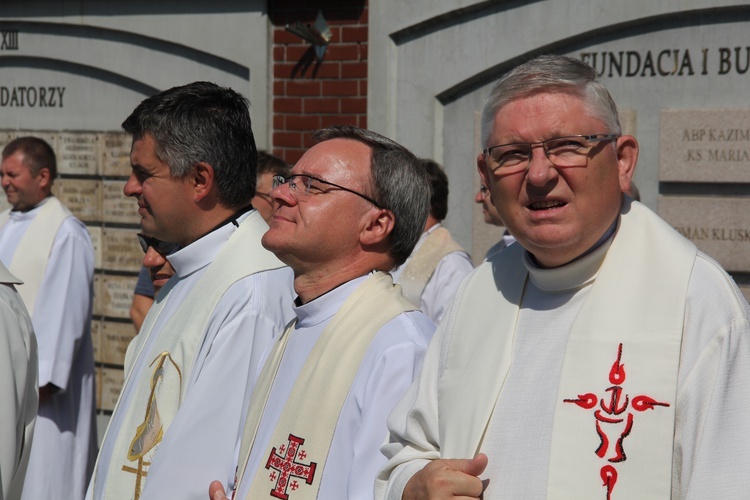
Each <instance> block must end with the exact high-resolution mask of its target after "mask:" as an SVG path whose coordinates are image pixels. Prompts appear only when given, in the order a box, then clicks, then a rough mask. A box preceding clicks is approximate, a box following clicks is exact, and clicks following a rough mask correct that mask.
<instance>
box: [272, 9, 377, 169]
mask: <svg viewBox="0 0 750 500" xmlns="http://www.w3.org/2000/svg"><path fill="white" fill-rule="evenodd" d="M318 10H322V12H323V16H324V17H325V19H326V22H327V23H328V27H329V29H330V30H331V39H330V41H329V43H328V48H327V50H326V53H325V55H324V56H323V60H322V61H318V59H317V58H316V56H315V51H314V49H313V46H312V44H310V42H307V41H305V40H303V39H301V38H299V37H298V36H296V35H294V34H292V33H290V32H288V31H286V29H285V25H286V24H294V23H295V22H297V21H299V22H301V23H303V24H308V23H310V24H312V23H314V22H315V18H316V17H317V15H318ZM269 16H270V19H271V23H272V24H273V90H272V98H273V135H272V149H273V154H275V155H276V156H279V157H281V158H283V159H284V160H285V161H286V162H287V163H290V164H294V163H295V162H296V161H297V160H298V159H299V157H300V156H302V153H304V151H305V150H306V149H307V148H308V147H310V146H311V145H312V140H311V138H310V132H312V131H314V130H316V129H318V128H321V127H327V126H329V125H337V124H343V125H356V126H358V127H367V0H320V1H306V0H271V1H270V2H269Z"/></svg>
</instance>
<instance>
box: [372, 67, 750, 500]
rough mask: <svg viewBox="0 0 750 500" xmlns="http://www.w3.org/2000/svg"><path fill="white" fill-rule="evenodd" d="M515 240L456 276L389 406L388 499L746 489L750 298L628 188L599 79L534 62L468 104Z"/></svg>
mask: <svg viewBox="0 0 750 500" xmlns="http://www.w3.org/2000/svg"><path fill="white" fill-rule="evenodd" d="M482 143H483V147H484V150H483V152H482V153H481V154H479V156H478V158H477V163H478V168H479V174H480V176H481V177H482V181H483V183H484V185H485V186H487V187H488V188H489V189H490V192H491V193H492V199H493V201H494V204H495V206H496V208H497V210H498V213H499V215H500V217H501V219H502V220H503V221H504V222H505V224H506V225H507V226H508V228H509V229H510V232H511V233H512V234H513V235H514V236H515V237H516V238H517V240H518V244H514V245H511V246H510V247H508V248H507V249H505V250H503V251H502V252H500V253H499V254H497V255H495V256H493V257H491V258H490V259H488V260H487V261H486V262H485V263H483V264H482V265H481V266H480V267H478V268H477V270H476V271H475V272H474V273H473V274H472V275H470V276H469V278H467V280H466V281H465V282H464V284H463V285H462V287H461V289H460V290H459V292H458V294H457V296H456V300H455V301H454V303H453V304H452V306H451V308H450V310H449V311H448V313H447V314H446V316H445V318H444V319H443V322H442V323H441V324H440V328H439V329H438V331H437V332H436V334H435V337H434V339H433V342H432V343H431V345H430V348H429V350H428V353H427V355H426V358H425V362H424V366H423V370H422V372H421V374H420V377H419V380H418V381H417V382H416V383H415V384H414V385H413V386H412V387H411V388H410V389H409V391H408V392H407V394H406V396H405V397H404V399H403V400H402V401H401V402H400V403H399V404H398V406H397V407H396V408H395V409H394V411H393V413H392V414H391V416H390V417H389V421H388V424H389V429H390V439H389V442H388V443H387V444H386V445H384V447H383V451H384V453H385V454H386V455H387V456H388V458H389V462H388V464H387V466H386V467H384V468H383V470H382V471H381V473H380V474H379V478H378V481H377V482H376V497H377V498H388V499H399V500H401V499H404V500H409V499H416V498H419V499H425V498H447V497H451V496H453V495H455V496H461V497H462V498H480V496H481V498H483V499H485V500H496V499H519V498H523V499H536V498H554V499H586V500H587V499H595V500H629V499H636V498H637V499H641V498H648V499H670V498H672V499H696V500H697V499H707V498H712V499H713V498H716V499H718V498H721V499H723V500H726V499H731V500H739V499H744V498H747V497H748V491H750V474H748V473H747V457H748V451H747V450H748V449H750V419H749V418H748V412H749V411H750V390H748V388H749V387H750V308H749V307H748V304H747V302H746V301H745V299H744V298H743V297H742V295H741V293H740V291H739V290H738V288H737V286H736V285H735V284H734V283H733V281H732V280H731V278H730V277H729V276H728V275H727V274H726V272H724V270H722V269H721V267H720V266H719V265H718V264H717V263H716V262H715V261H713V260H712V259H711V258H710V257H708V256H706V255H705V254H703V253H702V252H700V251H698V250H697V249H696V247H695V245H693V244H692V243H691V242H690V241H688V240H686V239H685V238H683V237H682V236H681V235H679V234H678V233H677V232H676V231H675V230H673V229H672V228H671V227H670V226H669V225H668V224H667V223H666V222H664V221H663V220H661V219H660V218H659V217H658V216H657V215H655V214H654V213H653V212H652V211H651V210H649V209H648V208H646V207H645V206H644V205H642V204H640V203H638V202H635V201H632V200H631V199H630V198H629V197H626V196H625V195H623V194H622V193H624V192H627V190H628V188H629V187H630V180H631V177H632V175H633V171H634V169H635V166H636V161H637V156H638V143H637V142H636V140H635V138H634V137H632V136H628V135H622V133H621V130H620V125H619V119H618V114H617V108H616V106H615V104H614V102H613V100H612V98H611V96H610V95H609V92H608V91H607V89H606V88H605V87H604V85H603V84H602V83H600V82H599V81H598V80H597V74H596V72H595V71H594V70H593V69H592V68H590V67H589V66H587V65H585V64H583V63H582V62H580V61H578V60H576V59H573V58H568V57H562V56H541V57H539V58H537V59H534V60H531V61H529V62H527V63H525V64H523V65H521V66H519V67H517V68H516V69H514V70H512V71H511V72H510V73H508V74H507V75H505V76H504V77H503V78H501V79H500V81H499V82H498V83H497V84H496V85H495V87H494V88H493V90H492V92H491V94H490V96H489V98H488V100H487V102H486V104H485V107H484V110H483V117H482Z"/></svg>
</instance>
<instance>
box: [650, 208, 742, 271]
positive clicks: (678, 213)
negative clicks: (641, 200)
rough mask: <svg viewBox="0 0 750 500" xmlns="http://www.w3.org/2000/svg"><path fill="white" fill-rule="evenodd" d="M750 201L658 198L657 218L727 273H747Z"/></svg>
mask: <svg viewBox="0 0 750 500" xmlns="http://www.w3.org/2000/svg"><path fill="white" fill-rule="evenodd" d="M748 213H750V198H732V197H725V198H718V197H709V196H661V197H659V215H660V216H661V217H662V218H663V219H664V220H666V221H667V222H668V223H669V224H670V225H672V227H674V228H675V229H677V231H679V232H680V233H681V234H682V235H683V236H685V237H687V238H688V239H689V240H690V241H692V242H693V243H695V244H696V246H697V247H698V248H699V249H700V250H702V251H704V252H705V253H707V254H708V255H710V256H711V257H713V258H714V259H716V260H717V261H718V262H719V264H721V265H722V266H723V267H724V269H726V270H728V271H750V219H748V218H747V214H748Z"/></svg>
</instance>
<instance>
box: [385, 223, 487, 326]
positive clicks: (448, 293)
mask: <svg viewBox="0 0 750 500" xmlns="http://www.w3.org/2000/svg"><path fill="white" fill-rule="evenodd" d="M442 227H443V226H442V224H435V225H434V226H432V227H431V228H430V229H429V230H427V231H425V232H424V233H422V236H420V238H419V241H417V244H416V246H415V247H414V250H413V251H412V253H411V255H410V256H409V258H408V259H406V262H404V263H403V264H401V266H399V267H398V269H396V270H395V271H393V272H392V273H391V274H392V275H393V282H394V283H399V282H400V280H401V279H403V275H404V271H405V270H406V269H407V268H408V267H409V264H411V262H412V259H413V257H414V255H415V254H416V253H417V252H418V251H419V249H420V248H421V247H422V245H423V244H424V242H425V240H426V239H427V237H428V236H429V235H430V234H432V233H433V232H434V231H436V230H438V229H440V228H442ZM473 269H474V263H473V262H472V261H471V257H470V256H469V254H468V253H466V251H464V250H458V251H454V252H450V253H448V254H447V255H445V256H444V257H443V258H442V259H440V262H439V263H438V264H437V266H436V267H435V268H434V271H433V272H432V274H431V275H430V277H429V279H428V281H427V284H426V285H425V286H424V290H423V291H422V295H421V297H420V300H419V304H415V305H418V306H419V308H420V309H421V310H422V312H423V313H425V314H426V315H427V317H429V318H430V319H431V320H432V321H433V322H434V323H435V324H438V323H440V320H441V319H442V318H443V315H444V314H445V311H446V310H447V309H448V306H449V305H450V303H451V301H452V300H453V297H455V295H456V292H457V291H458V287H459V285H460V284H461V281H462V280H463V279H464V277H465V276H466V275H467V274H469V273H470V272H471V271H472V270H473ZM407 298H408V297H407Z"/></svg>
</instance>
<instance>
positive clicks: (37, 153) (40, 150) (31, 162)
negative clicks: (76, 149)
mask: <svg viewBox="0 0 750 500" xmlns="http://www.w3.org/2000/svg"><path fill="white" fill-rule="evenodd" d="M18 151H20V152H21V153H23V156H24V158H23V164H24V165H25V166H27V167H28V168H29V172H31V175H33V176H36V175H38V174H39V171H40V170H41V169H43V168H46V169H47V170H49V176H50V179H51V180H54V178H55V177H57V158H56V157H55V151H54V150H53V149H52V146H50V145H49V143H48V142H47V141H45V140H44V139H40V138H39V137H34V136H30V135H27V136H24V137H18V138H16V139H13V140H12V141H10V142H9V143H8V144H6V145H5V147H4V148H3V160H4V159H6V158H7V157H9V156H11V155H13V154H15V153H16V152H18Z"/></svg>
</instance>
